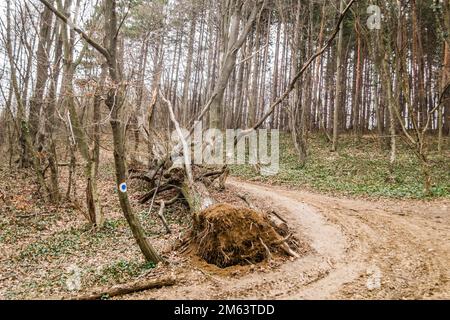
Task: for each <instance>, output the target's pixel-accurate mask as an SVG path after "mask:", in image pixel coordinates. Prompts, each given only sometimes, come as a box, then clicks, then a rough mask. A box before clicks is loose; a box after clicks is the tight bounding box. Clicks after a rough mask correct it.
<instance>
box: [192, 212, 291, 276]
mask: <svg viewBox="0 0 450 320" xmlns="http://www.w3.org/2000/svg"><path fill="white" fill-rule="evenodd" d="M197 217H198V219H197V220H198V221H195V223H194V227H193V232H192V242H191V248H193V250H194V252H195V253H196V254H197V255H198V256H200V257H201V258H203V259H204V260H205V261H207V262H208V263H211V264H215V265H217V266H219V267H222V268H224V267H228V266H232V265H245V264H253V263H258V262H261V261H263V260H265V259H271V258H272V257H273V255H274V254H288V255H290V256H295V257H298V254H297V253H295V252H294V251H293V250H292V249H291V248H290V247H289V246H288V244H287V243H286V241H287V239H288V238H289V237H287V238H283V237H282V236H280V235H279V234H278V233H277V232H276V231H275V229H274V228H273V227H272V225H271V223H270V222H269V221H268V220H267V218H266V217H265V216H264V215H262V214H260V213H258V212H256V211H254V210H252V209H249V208H244V207H234V206H231V205H228V204H223V203H222V204H217V205H213V206H211V207H209V208H207V209H206V210H203V211H201V212H200V213H198V214H197Z"/></svg>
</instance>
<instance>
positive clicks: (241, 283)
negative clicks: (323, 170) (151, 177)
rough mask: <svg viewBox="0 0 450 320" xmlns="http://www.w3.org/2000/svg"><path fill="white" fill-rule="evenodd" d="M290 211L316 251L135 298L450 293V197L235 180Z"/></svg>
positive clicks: (195, 273) (193, 276)
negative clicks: (351, 193)
mask: <svg viewBox="0 0 450 320" xmlns="http://www.w3.org/2000/svg"><path fill="white" fill-rule="evenodd" d="M228 186H229V187H230V188H232V189H235V190H236V191H238V192H240V193H247V194H248V195H249V196H250V197H252V198H253V199H261V200H263V201H264V202H265V203H267V204H269V205H270V206H271V207H273V208H274V209H275V210H276V211H277V212H279V213H280V214H282V215H283V217H284V218H285V219H286V220H287V221H288V224H289V226H290V228H291V230H294V231H296V232H297V233H298V234H297V236H298V237H303V238H305V237H306V238H307V239H308V240H309V242H310V244H311V247H312V248H313V253H311V254H308V255H306V256H304V257H302V258H300V259H297V260H294V261H289V262H287V263H284V264H282V265H281V266H279V267H277V268H274V269H270V270H263V269H261V270H255V271H254V272H251V273H246V274H244V275H238V276H234V277H229V276H226V277H225V276H220V275H219V276H217V275H215V274H214V272H213V273H212V274H210V273H208V272H205V271H203V270H196V269H193V270H191V271H190V272H189V273H188V274H185V275H184V278H183V279H184V280H183V281H182V283H181V284H180V285H177V286H175V287H173V288H163V289H161V290H158V291H156V292H146V293H142V294H137V295H134V296H133V298H140V297H145V298H149V297H152V298H159V299H161V298H165V299H177V298H180V299H198V298H202V299H208V298H214V299H233V298H235V299H264V298H267V299H268V298H271V299H341V298H347V299H373V298H376V299H427V298H438V299H449V298H450V282H449V279H450V202H449V201H448V200H440V201H435V202H420V201H386V200H385V201H367V200H355V199H345V198H336V197H331V196H325V195H321V194H316V193H311V192H305V191H298V190H288V189H286V188H283V187H274V186H267V185H259V184H255V183H248V182H243V181H238V180H235V179H230V180H229V183H228Z"/></svg>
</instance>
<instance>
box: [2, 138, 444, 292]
mask: <svg viewBox="0 0 450 320" xmlns="http://www.w3.org/2000/svg"><path fill="white" fill-rule="evenodd" d="M316 143H317V145H319V146H320V144H321V142H320V141H318V142H317V141H314V143H313V144H312V148H314V150H312V156H311V159H310V163H309V166H308V165H307V167H305V168H304V169H302V168H299V167H298V166H297V167H296V166H295V165H294V162H295V160H294V158H293V155H292V154H293V151H291V150H290V149H289V147H288V150H284V151H282V152H281V155H282V159H281V171H280V173H279V175H277V176H275V177H272V179H271V181H270V182H271V183H272V184H271V185H269V184H267V182H269V181H267V179H266V178H265V179H260V178H256V174H255V173H252V169H251V168H248V167H245V168H234V169H233V173H234V175H235V177H234V178H230V179H229V181H228V184H227V190H226V191H225V192H218V191H213V193H214V196H215V197H216V198H218V200H219V201H224V202H231V203H233V204H238V205H245V203H244V202H243V201H242V200H241V199H240V198H239V197H237V196H236V195H237V194H240V195H242V194H244V193H245V194H247V197H248V199H250V201H251V202H252V203H255V204H256V205H257V207H258V208H259V209H260V210H261V211H265V210H276V212H277V213H278V214H280V215H282V216H283V217H284V218H285V219H286V220H287V221H288V224H289V227H290V229H291V230H292V231H293V232H294V235H295V236H296V238H298V239H301V240H302V241H304V242H305V243H307V244H308V246H305V248H306V247H307V249H305V250H304V251H303V252H301V257H300V258H299V259H295V260H294V259H287V258H275V259H273V260H271V261H268V262H264V263H260V264H257V265H249V266H236V267H229V268H225V269H220V268H218V267H215V266H211V265H208V264H206V263H205V262H202V261H201V260H200V259H198V258H196V257H195V256H192V255H186V254H181V253H179V252H177V251H175V250H172V249H173V245H174V244H175V243H176V242H177V241H178V239H180V238H181V237H182V235H183V234H184V233H185V232H186V230H188V228H189V226H190V219H189V214H188V213H187V209H186V206H185V205H184V204H182V203H178V204H176V205H174V206H172V207H168V208H167V210H166V212H165V214H166V218H167V220H168V222H169V224H170V226H171V229H172V233H171V234H165V232H164V228H163V226H162V225H161V223H160V221H159V220H158V218H157V215H156V211H157V210H156V209H154V210H153V212H150V213H149V212H148V205H140V204H138V201H137V198H138V196H139V195H141V194H142V193H143V192H145V186H143V185H141V184H140V183H139V182H133V183H131V185H130V188H129V190H130V191H129V192H130V197H131V199H132V203H133V208H134V210H135V212H137V213H138V215H139V217H140V219H141V221H142V222H143V225H144V228H145V230H146V232H147V236H148V237H149V239H150V241H151V243H152V244H153V245H154V246H155V247H156V248H157V250H158V251H159V252H162V254H163V256H164V257H165V258H166V259H167V260H168V261H169V265H158V266H155V265H153V264H149V263H145V261H144V260H143V259H142V257H141V254H140V252H139V249H138V248H137V246H136V244H135V242H134V240H133V237H132V234H131V232H130V231H129V228H128V226H127V224H126V221H125V219H124V218H123V216H122V215H121V212H120V208H119V206H118V203H117V195H116V192H117V190H116V187H115V186H114V171H113V165H112V158H111V155H109V154H108V153H106V152H104V153H103V155H102V166H101V170H100V176H99V189H100V195H101V198H102V202H103V207H104V213H105V215H106V218H107V220H106V224H105V227H104V228H103V229H102V230H98V231H96V230H92V229H91V228H90V227H89V226H88V225H87V224H86V223H85V219H84V217H83V215H82V213H81V210H82V209H81V205H80V204H77V203H73V202H69V201H66V202H63V203H62V204H61V205H59V206H51V205H44V204H42V203H41V201H40V200H39V197H38V196H37V189H36V186H35V184H34V183H32V181H33V175H32V173H31V172H29V171H23V170H21V171H17V170H14V171H11V170H9V169H8V167H7V166H5V165H0V190H1V191H2V193H4V194H5V195H7V199H6V201H3V202H2V200H1V199H0V299H42V298H43V299H48V298H50V299H60V298H63V297H65V298H66V297H70V296H73V295H76V294H79V293H83V292H88V291H90V290H91V289H92V288H93V287H99V286H100V287H108V286H111V285H114V284H116V283H123V282H127V281H131V280H138V279H147V278H152V277H158V276H160V275H164V274H172V275H174V276H175V277H176V278H177V283H176V285H174V286H172V287H165V288H161V289H157V290H149V291H144V292H140V293H135V294H130V295H127V296H123V297H119V298H121V299H149V298H150V299H177V298H179V299H186V298H187V299H194V298H196V299H197V298H205V299H211V298H217V299H231V298H245V299H247V298H248V299H251V298H255V299H269V298H274V299H297V298H306V299H310V298H318V299H329V298H350V299H356V298H363V299H372V298H381V299H426V298H447V299H448V298H450V271H449V268H448V266H449V265H450V198H449V196H448V193H449V190H448V185H449V182H450V178H448V175H449V170H448V169H449V168H450V166H449V161H450V160H449V159H450V157H448V155H447V154H445V155H444V157H439V156H432V163H433V171H432V172H433V175H434V177H435V179H434V181H435V184H434V189H433V190H434V192H435V193H434V195H433V196H432V197H429V198H427V197H423V196H421V194H420V192H421V191H420V187H419V185H420V174H419V173H418V170H417V167H416V170H415V171H414V163H415V160H414V158H407V155H405V154H404V153H400V156H399V157H400V159H402V160H403V161H404V162H406V163H405V164H401V163H399V164H398V166H399V170H398V171H397V172H398V176H399V177H400V178H399V179H398V180H397V182H396V183H397V187H392V186H388V184H387V182H385V181H384V180H383V178H382V176H383V173H382V171H383V168H384V166H383V165H382V164H381V160H380V159H379V158H381V157H382V155H380V154H382V153H381V152H378V153H375V154H374V152H368V153H366V156H365V157H364V156H363V154H362V151H361V150H359V149H358V145H357V144H355V146H356V147H352V146H353V144H352V143H351V141H348V144H346V146H347V148H346V149H345V151H342V152H341V153H340V154H339V157H338V156H336V155H330V153H329V152H327V151H326V150H323V149H322V148H320V147H317V145H316ZM345 143H347V141H345ZM363 144H364V143H363V142H362V143H361V148H362V146H363ZM366 148H374V149H375V148H376V147H373V146H371V145H368V146H367V147H366ZM446 150H448V149H446ZM352 152H354V153H355V154H356V156H355V158H356V159H357V160H354V159H353V160H351V159H350V160H349V156H342V153H345V154H347V153H348V154H351V153H352ZM446 152H447V151H446ZM314 154H319V156H316V155H314ZM320 154H322V157H320ZM325 154H328V158H327V157H323V155H325ZM329 157H334V158H335V159H334V163H335V168H336V170H335V171H334V172H332V171H331V170H329V168H331V167H332V166H333V164H332V161H331V160H329ZM341 158H343V159H341ZM321 159H322V160H321ZM349 161H351V163H352V165H351V168H352V170H353V171H351V172H352V173H351V175H353V177H354V178H351V177H350V178H348V177H347V176H348V173H347V171H345V170H344V169H345V168H347V166H348V167H349V168H350V165H349V164H348V162H349ZM384 161H386V160H384ZM374 162H375V163H374ZM378 162H380V164H379V165H378V164H377V163H378ZM346 163H347V164H346ZM370 164H371V165H370ZM311 166H312V167H313V168H315V169H314V170H313V169H312V168H311ZM380 166H381V168H380ZM320 168H322V170H323V172H325V173H321V172H316V171H315V170H319V169H320ZM64 170H66V169H64V168H63V169H62V174H63V175H64V174H66V172H65V171H64ZM289 170H290V171H289ZM286 171H289V173H287V172H286ZM439 172H440V174H439ZM327 173H328V175H329V176H331V177H328V176H327ZM414 173H415V174H414ZM411 174H412V175H413V176H412V177H411V178H409V175H411ZM293 175H294V177H292V176H293ZM314 175H316V176H317V177H315V179H313V178H311V177H312V176H314ZM237 176H240V177H237ZM320 176H323V177H322V178H321V177H320ZM340 176H342V180H339V179H338V178H339V177H340ZM333 177H334V178H335V180H334V181H336V182H335V184H333V185H331V186H328V185H327V184H326V181H327V180H331V179H332V178H333ZM364 177H365V178H364ZM66 178H67V177H66ZM287 178H289V179H287ZM310 179H312V180H314V181H311V180H310ZM249 180H253V181H249ZM255 180H258V181H255ZM63 181H65V179H63ZM305 181H306V182H308V183H306V182H305ZM304 182H305V183H304ZM363 182H365V185H366V186H367V188H366V189H364V188H359V187H358V186H360V185H363ZM409 183H411V185H408V184H409ZM83 185H84V183H83V178H82V176H81V169H78V174H77V189H76V192H77V198H78V199H79V202H80V203H82V200H83V196H82V194H83ZM320 186H323V188H322V187H320ZM66 187H67V186H66V185H62V186H61V190H65V188H66ZM370 190H373V191H374V192H373V196H370V195H371V192H370ZM376 190H378V192H376ZM400 198H401V199H400ZM74 273H79V274H80V280H81V283H80V287H81V289H80V292H78V291H71V290H69V289H70V288H69V287H68V280H69V282H70V280H71V278H73V276H74Z"/></svg>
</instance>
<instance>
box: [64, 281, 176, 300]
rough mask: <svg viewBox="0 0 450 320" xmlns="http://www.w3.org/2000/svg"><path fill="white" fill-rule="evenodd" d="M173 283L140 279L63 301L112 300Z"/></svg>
mask: <svg viewBox="0 0 450 320" xmlns="http://www.w3.org/2000/svg"><path fill="white" fill-rule="evenodd" d="M175 283H176V279H175V278H174V277H171V276H169V277H163V278H157V279H148V280H142V279H140V280H137V281H133V282H129V283H123V284H118V285H115V286H112V287H109V288H99V289H95V290H93V291H91V292H89V293H86V294H82V295H77V296H73V297H68V298H65V300H98V299H102V298H106V297H107V298H112V297H117V296H123V295H126V294H130V293H134V292H139V291H144V290H150V289H158V288H162V287H167V286H173V285H174V284H175Z"/></svg>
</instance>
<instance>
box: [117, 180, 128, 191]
mask: <svg viewBox="0 0 450 320" xmlns="http://www.w3.org/2000/svg"><path fill="white" fill-rule="evenodd" d="M119 190H120V192H123V193H125V192H127V184H126V183H125V182H123V183H121V184H120V185H119Z"/></svg>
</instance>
